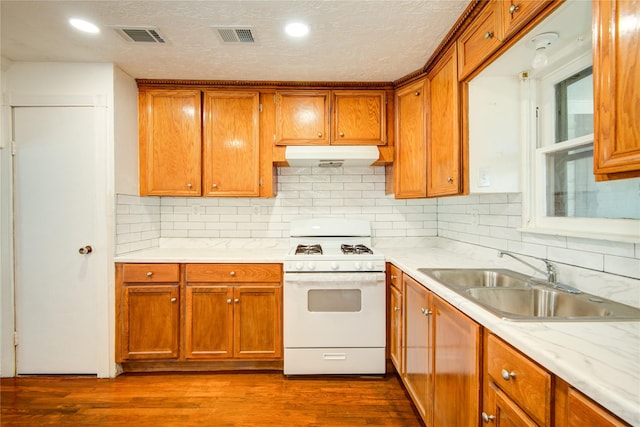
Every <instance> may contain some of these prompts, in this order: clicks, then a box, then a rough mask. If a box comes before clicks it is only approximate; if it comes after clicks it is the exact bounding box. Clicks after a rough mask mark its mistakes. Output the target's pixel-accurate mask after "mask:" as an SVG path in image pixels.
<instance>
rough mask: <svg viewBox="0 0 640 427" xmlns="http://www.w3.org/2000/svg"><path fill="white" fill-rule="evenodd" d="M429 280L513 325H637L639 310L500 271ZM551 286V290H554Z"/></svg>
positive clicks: (440, 274) (447, 273)
mask: <svg viewBox="0 0 640 427" xmlns="http://www.w3.org/2000/svg"><path fill="white" fill-rule="evenodd" d="M418 271H420V272H422V273H424V274H426V275H428V276H430V277H431V278H433V279H435V280H437V281H438V282H440V283H441V284H443V285H445V286H447V287H448V288H450V289H451V290H453V291H455V292H457V293H458V294H460V295H462V296H464V297H466V298H468V299H469V300H470V301H473V302H475V303H477V304H479V305H481V306H482V307H484V308H485V309H487V311H489V312H490V313H492V314H494V315H496V316H499V317H501V318H503V319H506V320H513V321H539V322H548V321H565V322H566V321H572V322H576V321H581V322H589V321H598V322H602V321H609V322H611V321H630V320H631V321H640V309H638V308H636V307H631V306H628V305H626V304H621V303H618V302H615V301H611V300H608V299H605V298H600V297H597V296H595V295H591V294H587V293H571V292H567V290H566V289H568V290H569V291H571V290H573V291H576V290H575V288H570V287H566V289H565V290H563V289H562V288H560V289H558V286H560V285H558V284H552V283H547V282H544V281H540V280H539V279H534V278H532V277H529V276H526V275H523V274H520V273H516V272H515V271H511V270H504V269H432V268H420V269H418ZM554 286H555V287H554Z"/></svg>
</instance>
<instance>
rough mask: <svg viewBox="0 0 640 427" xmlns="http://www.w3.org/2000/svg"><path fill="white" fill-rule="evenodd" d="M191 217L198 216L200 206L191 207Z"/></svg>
mask: <svg viewBox="0 0 640 427" xmlns="http://www.w3.org/2000/svg"><path fill="white" fill-rule="evenodd" d="M191 215H200V205H192V206H191Z"/></svg>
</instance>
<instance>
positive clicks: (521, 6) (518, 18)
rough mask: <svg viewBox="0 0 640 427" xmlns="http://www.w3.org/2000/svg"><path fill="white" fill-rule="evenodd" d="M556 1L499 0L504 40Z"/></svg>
mask: <svg viewBox="0 0 640 427" xmlns="http://www.w3.org/2000/svg"><path fill="white" fill-rule="evenodd" d="M554 1H556V0H498V2H497V6H498V8H499V9H500V10H499V13H500V14H501V21H502V28H501V34H500V35H501V38H502V39H503V40H504V39H506V38H508V37H510V36H511V35H513V34H515V33H516V32H517V31H518V30H519V29H520V28H522V27H523V26H524V25H525V24H526V23H527V22H529V21H530V20H531V19H533V18H534V17H535V16H536V15H537V14H538V13H539V12H540V11H541V10H542V9H544V8H545V7H546V6H547V5H549V3H552V2H554ZM606 1H609V0H606Z"/></svg>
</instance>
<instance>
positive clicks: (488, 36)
mask: <svg viewBox="0 0 640 427" xmlns="http://www.w3.org/2000/svg"><path fill="white" fill-rule="evenodd" d="M484 38H485V39H492V38H493V31H487V32H486V33H484Z"/></svg>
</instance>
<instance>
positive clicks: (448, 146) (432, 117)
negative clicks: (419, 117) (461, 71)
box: [427, 44, 464, 197]
mask: <svg viewBox="0 0 640 427" xmlns="http://www.w3.org/2000/svg"><path fill="white" fill-rule="evenodd" d="M457 58H458V57H457V49H456V45H455V44H454V45H452V46H451V47H450V48H449V49H448V50H447V51H446V52H445V54H444V56H443V57H442V58H441V59H440V60H439V61H438V63H437V64H436V66H435V67H434V68H433V69H432V70H431V71H430V72H429V74H428V75H427V79H428V80H429V86H428V90H427V93H428V100H427V103H428V106H429V107H428V108H427V197H439V196H451V195H457V194H461V193H462V192H463V190H464V185H463V178H462V176H463V174H462V171H463V165H462V162H463V159H464V157H463V149H462V144H461V138H460V95H459V89H458V86H459V84H458V62H457V61H458V59H457Z"/></svg>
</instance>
